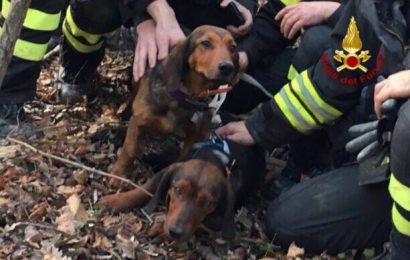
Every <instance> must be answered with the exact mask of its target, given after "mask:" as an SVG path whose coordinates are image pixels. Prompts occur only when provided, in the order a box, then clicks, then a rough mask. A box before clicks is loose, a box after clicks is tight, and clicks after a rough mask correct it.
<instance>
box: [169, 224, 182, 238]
mask: <svg viewBox="0 0 410 260" xmlns="http://www.w3.org/2000/svg"><path fill="white" fill-rule="evenodd" d="M182 233H183V231H182V228H180V227H177V226H176V225H173V226H171V227H170V228H169V235H170V236H171V237H172V238H173V239H179V238H181V237H182Z"/></svg>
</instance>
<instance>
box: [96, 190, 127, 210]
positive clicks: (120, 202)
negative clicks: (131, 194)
mask: <svg viewBox="0 0 410 260" xmlns="http://www.w3.org/2000/svg"><path fill="white" fill-rule="evenodd" d="M98 205H99V206H100V207H101V208H111V209H112V210H113V211H114V212H120V211H124V210H126V209H129V208H130V207H132V206H131V205H130V201H129V200H128V199H127V198H126V197H124V196H122V195H121V193H119V194H111V195H106V196H103V197H102V198H101V199H100V201H99V202H98Z"/></svg>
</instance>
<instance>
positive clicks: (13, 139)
mask: <svg viewBox="0 0 410 260" xmlns="http://www.w3.org/2000/svg"><path fill="white" fill-rule="evenodd" d="M7 140H8V141H10V142H13V143H16V144H19V145H22V146H24V147H26V148H27V149H29V150H31V151H33V152H35V153H38V154H41V155H42V156H45V157H47V158H50V159H53V160H56V161H59V162H62V163H65V164H68V165H71V166H74V167H76V168H80V169H84V170H86V171H89V172H92V173H95V174H98V175H102V176H105V177H110V178H114V179H118V180H121V181H123V182H125V183H128V184H130V185H131V186H133V187H134V188H137V189H139V190H141V191H142V192H144V193H145V194H147V195H148V196H150V197H153V194H152V193H151V192H149V191H147V190H146V189H144V188H143V187H141V186H139V185H137V184H135V183H133V182H132V181H130V180H128V179H125V178H122V177H120V176H116V175H113V174H110V173H108V172H104V171H101V170H97V169H95V168H91V167H88V166H86V165H84V164H81V163H78V162H73V161H70V160H67V159H64V158H62V157H59V156H56V155H54V154H50V153H46V152H43V151H41V150H39V149H37V148H35V147H33V146H31V145H29V144H28V143H26V142H23V141H21V140H18V139H15V138H13V137H10V136H8V137H7Z"/></svg>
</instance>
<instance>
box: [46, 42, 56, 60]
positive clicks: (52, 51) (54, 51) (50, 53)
mask: <svg viewBox="0 0 410 260" xmlns="http://www.w3.org/2000/svg"><path fill="white" fill-rule="evenodd" d="M59 51H60V45H57V46H56V47H54V49H52V50H51V51H49V52H47V53H46V55H44V57H43V60H48V59H49V58H50V57H52V56H54V55H55V54H57V53H58V52H59Z"/></svg>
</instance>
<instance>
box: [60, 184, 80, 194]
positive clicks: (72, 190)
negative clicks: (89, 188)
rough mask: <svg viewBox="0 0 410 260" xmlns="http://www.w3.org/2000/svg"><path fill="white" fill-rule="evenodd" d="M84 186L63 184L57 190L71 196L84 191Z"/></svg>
mask: <svg viewBox="0 0 410 260" xmlns="http://www.w3.org/2000/svg"><path fill="white" fill-rule="evenodd" d="M83 190H84V186H82V185H76V186H64V185H61V186H59V187H58V189H57V192H58V193H60V194H64V195H66V196H71V195H74V194H79V193H81V192H83Z"/></svg>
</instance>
